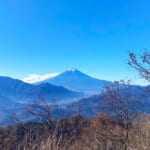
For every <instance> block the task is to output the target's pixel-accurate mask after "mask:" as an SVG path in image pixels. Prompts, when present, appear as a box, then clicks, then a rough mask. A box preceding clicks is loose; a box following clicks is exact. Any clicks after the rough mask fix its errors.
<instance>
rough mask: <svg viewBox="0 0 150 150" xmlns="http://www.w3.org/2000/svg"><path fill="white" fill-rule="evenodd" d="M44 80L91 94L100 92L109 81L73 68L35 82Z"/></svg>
mask: <svg viewBox="0 0 150 150" xmlns="http://www.w3.org/2000/svg"><path fill="white" fill-rule="evenodd" d="M44 82H47V83H51V84H54V85H58V86H64V87H66V88H69V89H71V90H76V91H82V92H86V93H91V94H96V93H100V91H101V90H102V88H103V87H104V85H105V84H106V83H111V82H109V81H105V80H100V79H96V78H93V77H91V76H89V75H86V74H84V73H82V72H80V71H79V70H77V69H74V68H73V69H68V70H67V71H65V72H63V73H60V74H58V75H57V76H55V77H53V78H49V79H46V80H43V81H41V82H38V83H36V84H40V83H44Z"/></svg>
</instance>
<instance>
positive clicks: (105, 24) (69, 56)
mask: <svg viewBox="0 0 150 150" xmlns="http://www.w3.org/2000/svg"><path fill="white" fill-rule="evenodd" d="M149 8H150V1H149V0H53V1H52V0H0V75H1V76H10V77H13V78H19V79H23V78H25V77H27V76H28V75H29V74H38V75H45V74H50V73H57V72H62V71H64V70H66V69H68V68H77V69H79V70H80V71H83V72H85V73H87V74H89V75H92V76H94V77H97V78H101V79H106V80H112V81H113V80H118V79H122V78H123V79H125V78H133V77H136V78H137V76H135V75H136V73H135V72H133V71H132V70H131V69H130V68H128V65H127V64H126V63H127V60H128V51H134V52H136V51H137V52H140V50H141V49H143V48H147V49H150V9H149ZM137 83H140V84H143V81H138V82H137Z"/></svg>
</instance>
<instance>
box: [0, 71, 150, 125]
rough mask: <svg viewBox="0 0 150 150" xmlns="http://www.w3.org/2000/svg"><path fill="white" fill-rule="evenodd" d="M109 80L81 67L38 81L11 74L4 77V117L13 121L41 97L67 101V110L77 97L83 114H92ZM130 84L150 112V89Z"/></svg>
mask: <svg viewBox="0 0 150 150" xmlns="http://www.w3.org/2000/svg"><path fill="white" fill-rule="evenodd" d="M105 84H114V83H113V82H110V81H106V80H100V79H96V78H93V77H90V76H89V75H86V74H84V73H82V72H80V71H79V70H77V69H69V70H67V71H65V72H63V73H60V74H58V75H56V76H54V77H52V78H48V79H46V80H43V81H40V82H37V83H34V84H29V83H25V82H23V81H22V80H18V79H13V78H10V77H0V120H5V121H4V122H5V123H6V122H9V121H8V116H10V115H11V114H12V113H14V112H18V111H19V110H21V109H23V108H24V107H25V106H27V105H28V104H29V103H32V102H33V101H38V100H40V99H41V98H44V99H45V100H46V101H47V102H48V103H49V104H50V103H51V102H53V100H54V101H56V102H57V104H58V105H62V104H63V105H65V109H66V111H67V109H69V108H70V104H68V103H71V102H73V101H76V102H77V103H76V105H84V109H83V111H82V112H83V115H84V116H88V117H91V116H92V115H94V114H96V112H97V109H98V107H99V96H98V95H99V94H100V92H101V90H102V89H103V87H104V86H105ZM130 87H131V88H132V94H133V100H134V98H135V97H137V96H138V97H139V98H140V102H141V105H140V107H139V110H141V111H146V112H150V109H149V108H150V99H149V93H146V92H145V87H142V86H133V85H132V86H130ZM129 91H131V89H130V88H129ZM92 95H93V96H92ZM6 120H7V121H6ZM5 123H4V124H5Z"/></svg>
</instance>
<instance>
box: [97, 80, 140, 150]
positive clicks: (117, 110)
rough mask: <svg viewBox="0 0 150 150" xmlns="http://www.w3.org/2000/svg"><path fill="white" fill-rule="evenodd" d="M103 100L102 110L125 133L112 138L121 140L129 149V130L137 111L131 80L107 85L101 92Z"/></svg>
mask: <svg viewBox="0 0 150 150" xmlns="http://www.w3.org/2000/svg"><path fill="white" fill-rule="evenodd" d="M101 96H102V97H103V100H102V102H101V106H100V108H101V110H102V111H103V112H104V113H106V114H108V115H107V116H109V117H110V118H111V120H112V121H113V122H114V123H115V124H116V125H117V126H119V127H121V128H122V131H123V134H122V135H121V136H120V135H119V136H120V137H119V139H118V136H116V135H113V134H112V135H111V137H112V138H114V139H115V138H116V137H117V138H116V140H120V141H121V142H122V143H123V144H124V150H127V149H128V139H129V132H130V129H131V127H132V122H133V120H134V118H135V115H136V112H137V99H135V97H134V99H133V96H132V89H131V86H130V81H127V82H125V81H123V80H121V81H120V82H115V83H114V84H108V85H106V86H105V88H104V90H103V91H102V93H101Z"/></svg>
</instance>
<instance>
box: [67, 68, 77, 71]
mask: <svg viewBox="0 0 150 150" xmlns="http://www.w3.org/2000/svg"><path fill="white" fill-rule="evenodd" d="M67 71H71V72H75V71H77V69H75V68H70V69H68V70H67Z"/></svg>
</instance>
